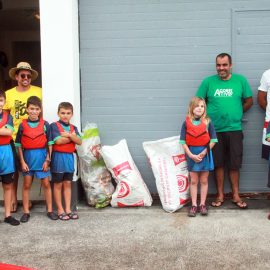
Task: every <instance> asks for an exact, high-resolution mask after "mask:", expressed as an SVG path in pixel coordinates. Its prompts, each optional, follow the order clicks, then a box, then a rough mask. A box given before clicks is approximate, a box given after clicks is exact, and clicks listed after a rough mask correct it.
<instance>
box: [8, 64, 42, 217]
mask: <svg viewBox="0 0 270 270" xmlns="http://www.w3.org/2000/svg"><path fill="white" fill-rule="evenodd" d="M9 76H10V78H11V79H12V80H15V81H17V86H15V87H13V88H11V89H9V90H7V91H6V104H5V106H4V110H6V111H8V112H9V113H10V114H11V115H12V117H13V121H14V133H13V135H12V137H13V140H14V141H15V138H16V134H17V132H18V127H19V125H20V123H21V122H22V120H23V119H26V118H27V117H28V116H27V113H26V102H27V99H28V98H29V97H30V96H37V97H39V98H40V99H41V88H40V87H37V86H33V85H31V82H32V81H34V80H35V79H36V78H37V77H38V72H37V71H36V70H34V69H32V67H31V66H30V64H29V63H27V62H20V63H18V64H17V66H16V67H14V68H11V69H10V70H9ZM12 145H13V150H14V153H16V150H15V147H14V143H12ZM18 165H19V163H18V164H16V167H17V171H16V173H15V175H14V177H15V179H14V185H13V192H12V205H11V209H12V212H16V211H17V186H18V178H19V174H18V167H19V166H18Z"/></svg>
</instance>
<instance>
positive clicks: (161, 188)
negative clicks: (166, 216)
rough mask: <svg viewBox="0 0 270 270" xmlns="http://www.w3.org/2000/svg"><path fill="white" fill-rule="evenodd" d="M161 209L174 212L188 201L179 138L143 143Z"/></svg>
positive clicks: (185, 173)
mask: <svg viewBox="0 0 270 270" xmlns="http://www.w3.org/2000/svg"><path fill="white" fill-rule="evenodd" d="M143 148H144V151H145V152H146V155H147V157H148V158H149V160H150V164H151V167H152V171H153V174H154V176H155V179H156V186H157V191H158V194H159V197H160V200H161V203H162V207H163V209H164V210H165V211H167V212H175V211H177V210H178V209H180V208H182V207H183V206H184V205H185V204H186V203H187V202H188V201H189V182H188V170H187V163H186V158H185V153H184V150H183V148H182V146H181V145H180V144H179V136H175V137H170V138H165V139H161V140H157V141H149V142H144V143H143Z"/></svg>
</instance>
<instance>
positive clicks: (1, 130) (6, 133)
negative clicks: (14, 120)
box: [0, 127, 12, 136]
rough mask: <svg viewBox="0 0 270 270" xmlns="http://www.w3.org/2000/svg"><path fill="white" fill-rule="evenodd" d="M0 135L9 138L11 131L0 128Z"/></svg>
mask: <svg viewBox="0 0 270 270" xmlns="http://www.w3.org/2000/svg"><path fill="white" fill-rule="evenodd" d="M0 135H2V136H11V135H12V130H11V129H9V128H5V127H2V128H0Z"/></svg>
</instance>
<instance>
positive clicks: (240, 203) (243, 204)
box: [232, 200, 248, 209]
mask: <svg viewBox="0 0 270 270" xmlns="http://www.w3.org/2000/svg"><path fill="white" fill-rule="evenodd" d="M232 203H233V204H235V205H236V206H237V207H238V208H240V209H247V208H248V205H247V203H246V202H244V201H242V200H240V201H236V202H235V201H232Z"/></svg>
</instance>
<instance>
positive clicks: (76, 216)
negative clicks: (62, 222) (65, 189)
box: [67, 212, 79, 219]
mask: <svg viewBox="0 0 270 270" xmlns="http://www.w3.org/2000/svg"><path fill="white" fill-rule="evenodd" d="M67 215H68V216H69V218H70V219H79V216H78V214H77V213H75V212H71V213H68V214H67Z"/></svg>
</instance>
